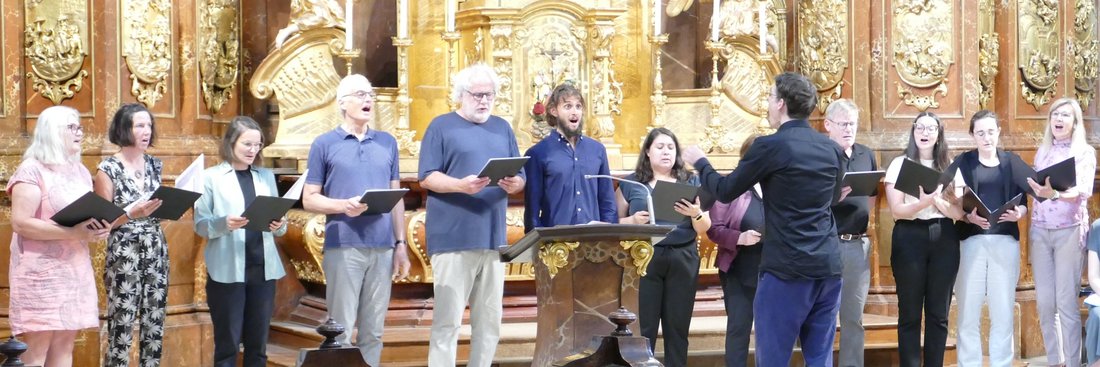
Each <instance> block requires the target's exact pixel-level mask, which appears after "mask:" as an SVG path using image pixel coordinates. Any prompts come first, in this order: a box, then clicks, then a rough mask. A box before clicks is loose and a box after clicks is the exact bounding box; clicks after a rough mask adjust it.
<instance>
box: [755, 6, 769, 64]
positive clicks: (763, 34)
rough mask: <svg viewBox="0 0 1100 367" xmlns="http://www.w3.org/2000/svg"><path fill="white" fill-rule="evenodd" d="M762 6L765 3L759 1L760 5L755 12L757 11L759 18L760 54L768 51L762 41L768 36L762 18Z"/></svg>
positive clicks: (763, 18) (766, 27)
mask: <svg viewBox="0 0 1100 367" xmlns="http://www.w3.org/2000/svg"><path fill="white" fill-rule="evenodd" d="M764 7H765V4H764V3H760V6H759V7H758V8H757V9H759V10H758V11H757V13H758V15H759V18H760V54H761V55H763V54H765V53H767V52H768V49H767V45H766V44H765V42H764V39H766V38H767V37H768V26H767V25H766V23H764V20H765V19H766V18H765V17H764Z"/></svg>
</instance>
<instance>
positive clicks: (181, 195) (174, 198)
mask: <svg viewBox="0 0 1100 367" xmlns="http://www.w3.org/2000/svg"><path fill="white" fill-rule="evenodd" d="M200 196H202V194H200V193H197V192H194V191H191V190H184V189H177V188H175V187H168V186H161V187H158V188H157V191H154V192H153V196H150V197H149V199H150V200H152V199H160V200H161V204H160V207H159V208H157V210H154V211H153V213H152V214H149V216H150V217H153V218H160V219H168V220H179V219H180V217H182V216H183V213H186V212H187V210H189V209H191V207H192V206H194V205H195V200H198V199H199V197H200Z"/></svg>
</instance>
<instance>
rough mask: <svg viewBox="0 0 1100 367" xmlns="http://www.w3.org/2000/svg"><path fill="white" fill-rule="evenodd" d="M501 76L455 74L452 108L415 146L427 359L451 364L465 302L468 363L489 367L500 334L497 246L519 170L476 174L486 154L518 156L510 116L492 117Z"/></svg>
mask: <svg viewBox="0 0 1100 367" xmlns="http://www.w3.org/2000/svg"><path fill="white" fill-rule="evenodd" d="M499 88H500V77H499V76H497V73H496V72H494V71H493V69H492V68H490V67H488V66H486V65H485V64H475V65H473V66H470V67H467V68H466V69H463V70H462V71H459V72H458V74H456V75H455V77H454V89H453V90H451V99H452V100H453V101H455V102H456V103H458V105H459V108H458V110H457V111H455V112H450V113H446V114H443V115H439V116H437V117H436V118H435V119H433V120H432V122H431V124H429V125H428V129H427V130H425V131H424V141H423V142H422V143H421V144H420V173H419V177H420V186H421V187H423V188H425V189H427V190H428V204H427V210H428V214H427V218H425V223H427V227H426V229H425V232H426V234H427V245H428V246H427V247H428V255H429V256H430V257H431V264H432V277H433V279H434V280H433V290H434V292H435V307H434V309H433V315H432V333H431V339H430V340H429V344H428V365H429V366H432V367H443V366H446V367H454V366H455V365H456V363H455V358H456V355H457V352H458V332H459V328H460V327H461V326H462V312H463V310H465V309H466V304H467V302H469V306H470V329H471V334H470V335H472V336H471V337H470V347H469V348H470V360H469V361H468V362H467V363H466V365H467V366H470V367H489V365H490V364H492V362H493V355H494V354H495V353H496V347H497V341H499V340H500V322H501V316H502V312H503V309H502V304H503V299H504V264H503V263H501V262H500V252H499V251H498V249H499V248H500V247H503V246H505V245H507V244H508V239H507V227H506V226H505V218H506V210H507V208H508V195H510V194H516V193H519V192H520V191H521V190H523V186H524V181H525V180H524V174H523V171H520V172H519V174H517V175H516V176H513V177H505V178H502V179H500V181H499V182H498V185H499V186H494V187H490V186H488V185H489V178H488V177H477V174H478V172H479V171H480V170H481V167H482V166H483V165H485V162H487V161H488V160H489V159H490V158H501V157H518V156H519V145H517V144H516V135H515V133H513V132H512V126H511V125H510V124H508V121H504V119H502V118H500V117H497V116H493V115H492V109H493V99H494V98H495V97H496V93H497V89H499Z"/></svg>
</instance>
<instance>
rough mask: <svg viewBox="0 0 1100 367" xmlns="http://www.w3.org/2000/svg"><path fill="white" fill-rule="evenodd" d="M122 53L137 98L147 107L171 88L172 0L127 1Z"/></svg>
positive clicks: (123, 4)
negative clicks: (169, 79)
mask: <svg viewBox="0 0 1100 367" xmlns="http://www.w3.org/2000/svg"><path fill="white" fill-rule="evenodd" d="M122 7H123V9H125V10H124V11H123V13H124V14H127V16H126V17H124V18H123V19H124V20H123V21H122V22H123V27H122V42H123V46H122V50H123V51H122V56H123V58H125V59H126V66H127V67H129V69H130V81H131V83H132V86H131V88H130V93H133V94H134V96H135V97H137V100H138V101H139V102H141V103H143V104H145V106H146V107H150V108H151V107H153V105H154V104H156V103H157V101H158V100H160V98H161V97H163V96H164V93H166V92H167V91H168V85H167V83H168V82H167V79H168V74H169V72H170V71H171V68H172V46H171V45H172V24H171V21H170V19H171V14H172V3H171V1H170V0H124V1H123V3H122Z"/></svg>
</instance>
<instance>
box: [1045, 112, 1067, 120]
mask: <svg viewBox="0 0 1100 367" xmlns="http://www.w3.org/2000/svg"><path fill="white" fill-rule="evenodd" d="M1050 117H1061V118H1064V119H1068V118H1073V114H1072V113H1069V112H1055V113H1052V114H1050Z"/></svg>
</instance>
